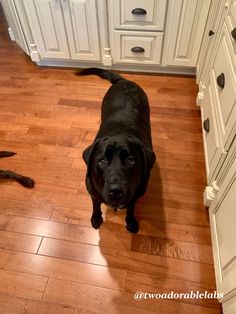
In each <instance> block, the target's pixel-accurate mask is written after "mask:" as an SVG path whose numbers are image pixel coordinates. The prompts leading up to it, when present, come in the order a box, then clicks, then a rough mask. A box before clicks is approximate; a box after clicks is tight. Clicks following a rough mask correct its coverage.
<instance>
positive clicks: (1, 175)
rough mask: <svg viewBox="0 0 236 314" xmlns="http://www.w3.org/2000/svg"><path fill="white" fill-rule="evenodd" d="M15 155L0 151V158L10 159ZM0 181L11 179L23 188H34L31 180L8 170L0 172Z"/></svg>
mask: <svg viewBox="0 0 236 314" xmlns="http://www.w3.org/2000/svg"><path fill="white" fill-rule="evenodd" d="M15 154H16V153H13V152H5V151H0V158H2V157H10V156H13V155H15ZM0 179H13V180H15V181H17V182H18V183H20V184H21V185H23V186H24V187H27V188H33V187H34V181H33V180H32V179H31V178H28V177H25V176H22V175H20V174H18V173H15V172H13V171H10V170H0Z"/></svg>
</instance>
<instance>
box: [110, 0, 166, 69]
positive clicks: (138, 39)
mask: <svg viewBox="0 0 236 314" xmlns="http://www.w3.org/2000/svg"><path fill="white" fill-rule="evenodd" d="M166 3H167V2H166V0H109V7H108V8H109V9H108V12H109V18H110V27H109V32H110V42H111V51H112V58H113V63H114V64H117V63H118V64H136V65H139V66H140V65H146V66H148V65H152V66H153V65H160V63H161V52H162V45H163V37H164V22H165V13H166Z"/></svg>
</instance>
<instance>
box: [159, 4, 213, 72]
mask: <svg viewBox="0 0 236 314" xmlns="http://www.w3.org/2000/svg"><path fill="white" fill-rule="evenodd" d="M210 3H211V0H170V1H169V7H168V13H167V24H166V31H165V32H166V34H165V36H166V39H165V45H164V54H163V65H164V64H165V65H167V66H187V67H195V66H196V62H197V58H198V53H199V49H200V46H201V42H202V36H203V32H204V28H205V24H206V19H207V16H208V10H209V6H210Z"/></svg>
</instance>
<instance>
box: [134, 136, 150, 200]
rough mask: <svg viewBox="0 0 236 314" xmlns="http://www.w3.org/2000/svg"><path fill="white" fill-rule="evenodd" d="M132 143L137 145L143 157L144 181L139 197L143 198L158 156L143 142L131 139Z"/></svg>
mask: <svg viewBox="0 0 236 314" xmlns="http://www.w3.org/2000/svg"><path fill="white" fill-rule="evenodd" d="M130 142H131V143H132V144H135V145H137V147H138V150H139V151H140V153H141V155H142V166H143V170H142V180H141V182H140V184H139V188H138V197H141V196H142V195H143V194H144V193H145V191H146V189H147V185H148V179H149V176H150V172H151V169H152V167H153V165H154V163H155V160H156V155H155V153H154V152H153V151H152V149H151V148H149V147H148V146H146V145H145V144H144V143H143V142H142V141H140V140H138V139H136V138H132V139H130Z"/></svg>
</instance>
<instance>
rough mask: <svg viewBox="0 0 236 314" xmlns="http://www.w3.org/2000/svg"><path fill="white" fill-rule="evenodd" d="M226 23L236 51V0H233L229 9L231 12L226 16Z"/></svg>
mask: <svg viewBox="0 0 236 314" xmlns="http://www.w3.org/2000/svg"><path fill="white" fill-rule="evenodd" d="M226 23H227V26H228V30H229V33H230V40H231V42H232V45H233V47H234V51H235V53H236V0H234V1H233V3H232V5H231V7H230V9H229V14H228V16H227V18H226Z"/></svg>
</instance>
